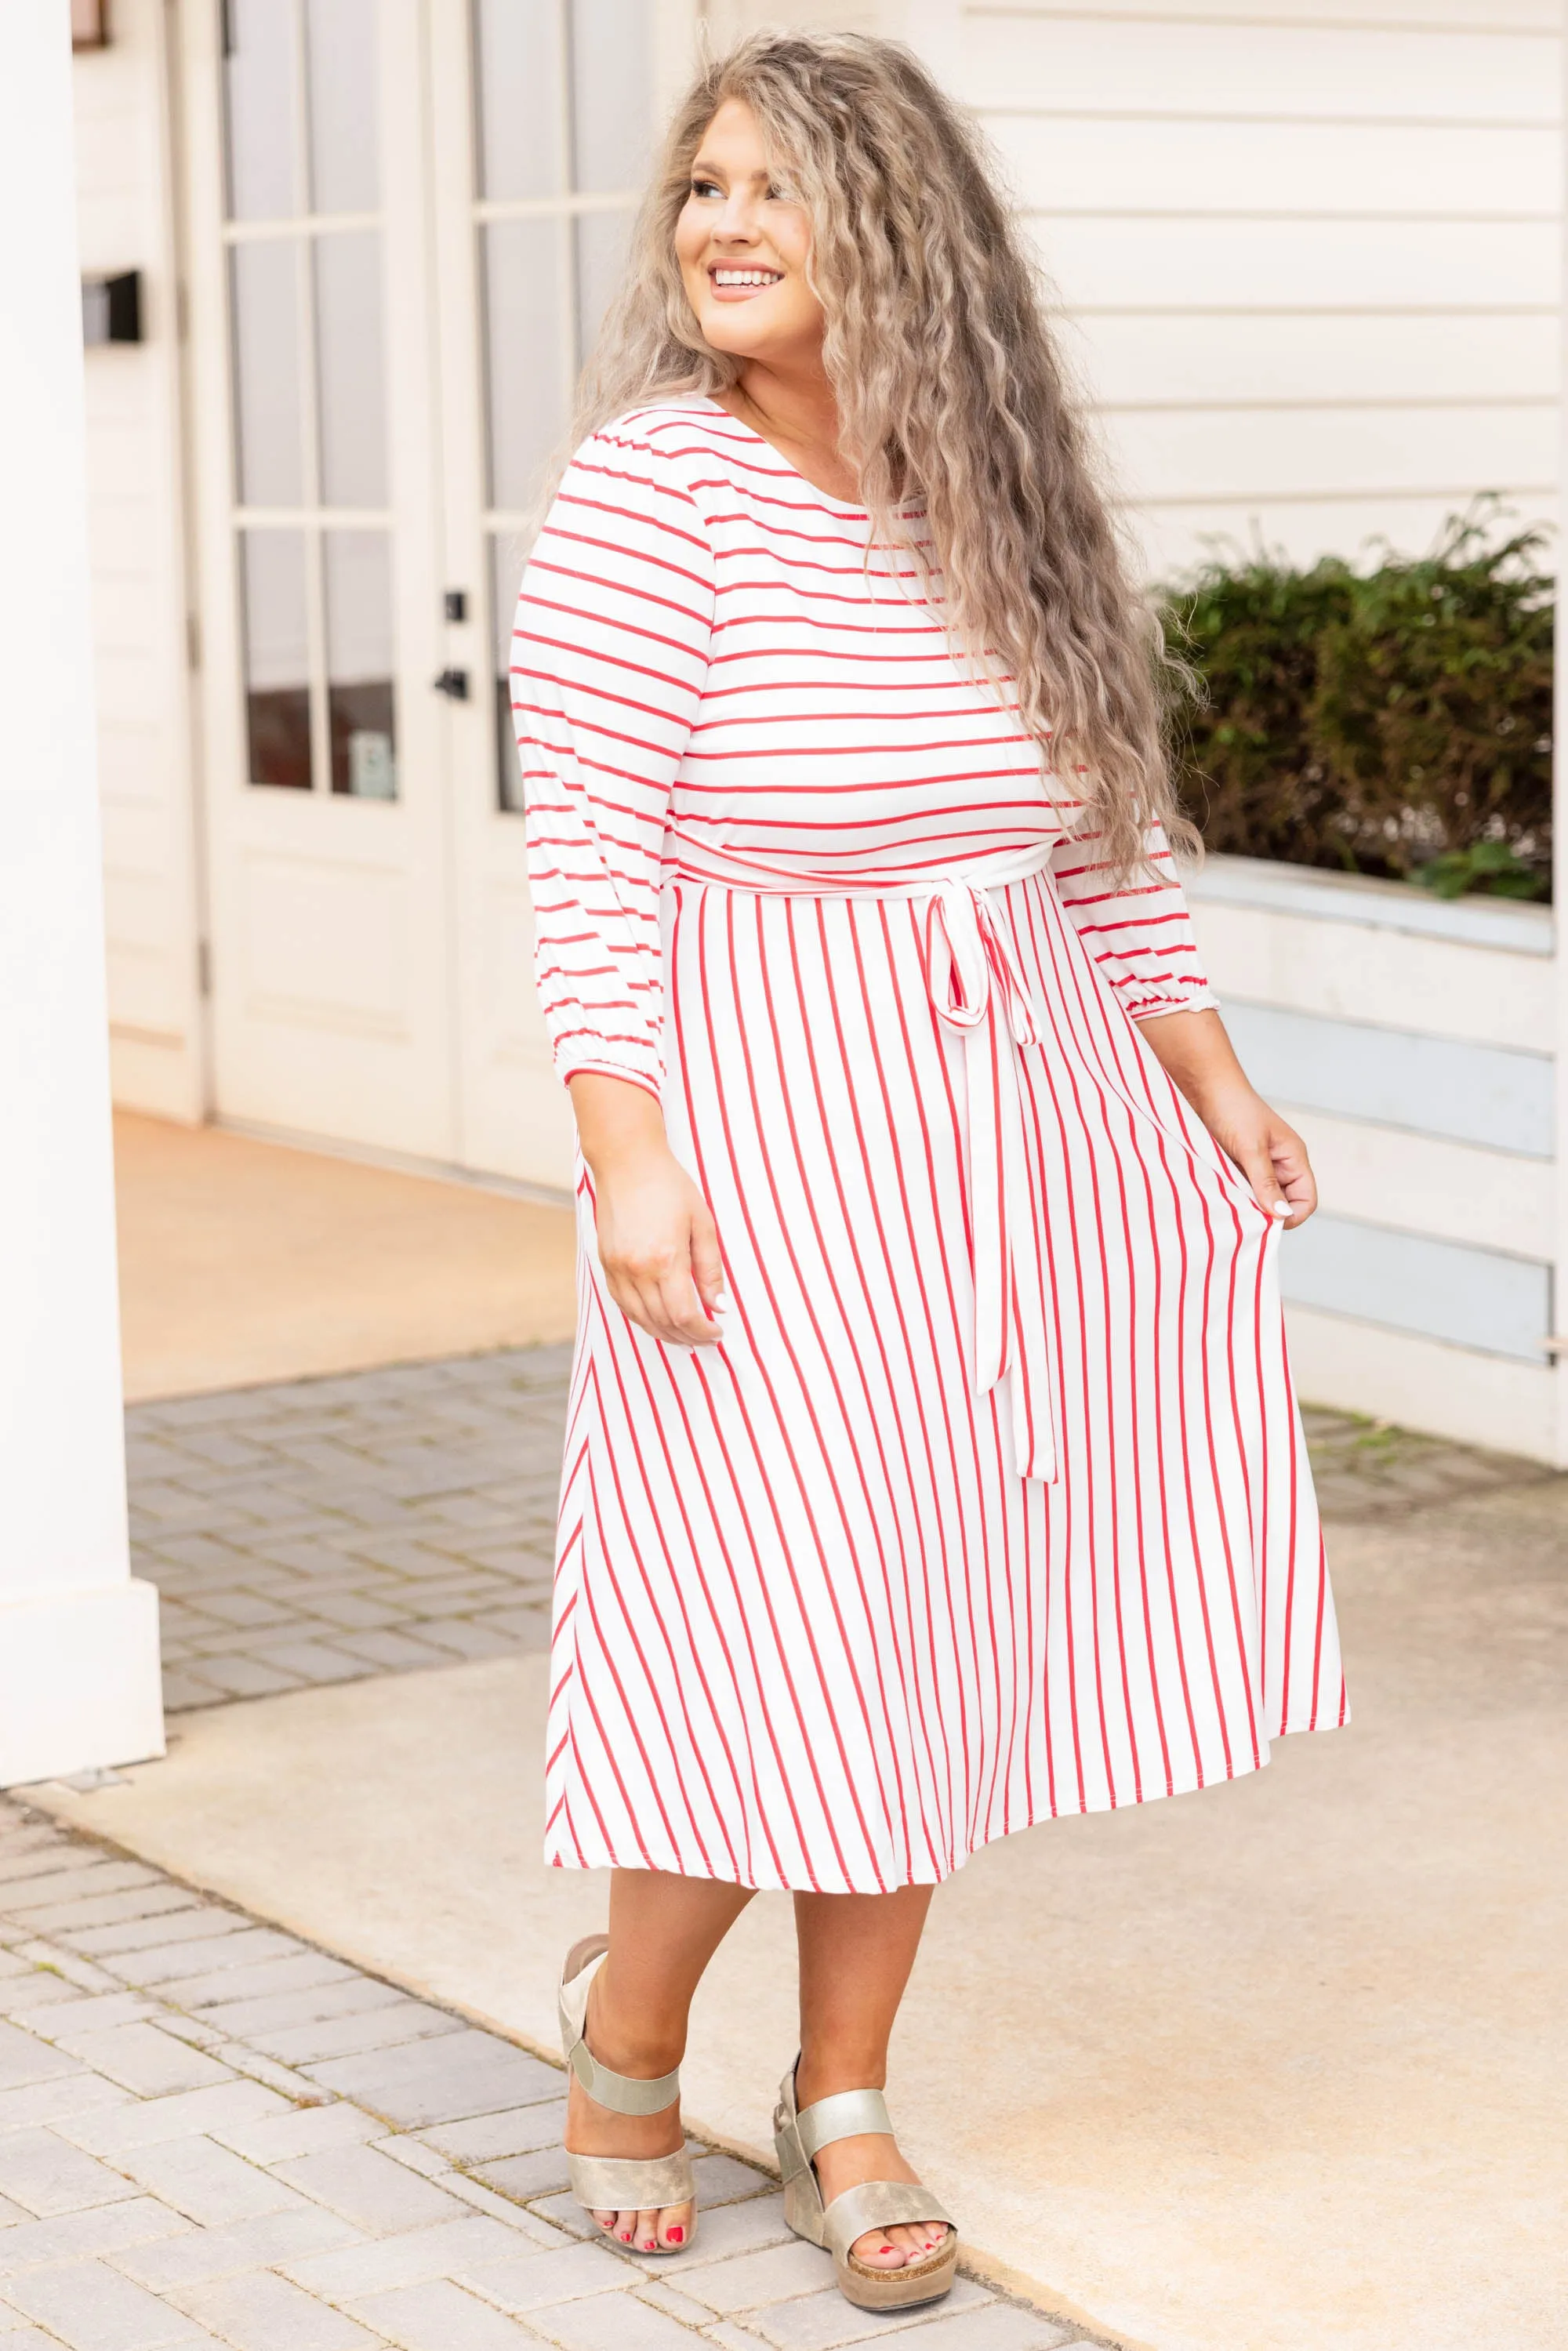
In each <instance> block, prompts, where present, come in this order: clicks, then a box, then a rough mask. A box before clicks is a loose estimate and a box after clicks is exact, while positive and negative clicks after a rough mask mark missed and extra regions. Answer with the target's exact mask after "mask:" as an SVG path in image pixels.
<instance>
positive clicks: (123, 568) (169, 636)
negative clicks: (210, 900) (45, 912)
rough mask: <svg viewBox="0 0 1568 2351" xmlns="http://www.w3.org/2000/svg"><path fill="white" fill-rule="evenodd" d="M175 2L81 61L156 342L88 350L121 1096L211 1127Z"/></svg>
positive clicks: (89, 209) (81, 151)
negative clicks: (198, 880) (187, 501)
mask: <svg viewBox="0 0 1568 2351" xmlns="http://www.w3.org/2000/svg"><path fill="white" fill-rule="evenodd" d="M113 31H114V37H113V41H112V43H111V45H110V47H108V48H106V49H99V50H89V51H87V52H84V53H83V54H82V55H81V56H79V57H78V58H77V59H76V61H75V67H74V80H75V91H76V134H77V186H78V235H79V239H80V246H81V258H82V267H83V269H84V270H89V271H95V270H103V271H118V270H122V269H140V270H141V273H142V308H143V322H142V332H143V336H144V338H145V340H143V341H142V342H141V343H140V344H128V345H104V346H99V348H97V349H94V350H89V352H88V354H87V438H88V489H89V534H90V549H91V560H92V619H93V660H94V672H95V686H96V692H97V698H98V729H99V789H100V794H101V798H102V803H103V830H104V884H105V898H106V904H107V918H108V954H109V1002H110V1037H111V1041H112V1051H113V1068H114V1085H115V1097H116V1100H117V1101H119V1102H123V1103H125V1104H128V1105H129V1106H131V1107H133V1108H136V1109H141V1110H147V1111H152V1112H155V1113H159V1114H160V1115H162V1116H164V1117H168V1118H178V1119H196V1118H199V1117H200V1116H201V1114H202V1108H203V1086H202V1071H201V1052H200V1041H199V1023H200V1000H199V996H198V992H197V977H196V944H195V943H196V920H195V911H194V878H193V872H194V868H193V853H192V841H193V811H192V783H191V745H190V731H189V730H190V716H189V708H188V703H187V690H186V667H185V602H184V589H183V557H182V528H183V517H182V507H181V492H180V463H179V439H178V415H179V399H178V393H179V345H178V335H177V319H176V311H175V301H176V297H175V273H174V266H173V238H172V227H171V213H170V183H169V161H168V158H169V141H168V130H167V116H166V105H165V99H166V82H165V73H164V66H163V59H162V6H161V5H160V0H118V5H116V8H115V11H114V26H113Z"/></svg>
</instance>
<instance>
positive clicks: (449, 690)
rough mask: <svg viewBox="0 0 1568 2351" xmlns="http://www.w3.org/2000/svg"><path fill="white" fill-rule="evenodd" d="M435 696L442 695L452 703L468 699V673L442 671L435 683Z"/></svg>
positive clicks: (450, 670)
mask: <svg viewBox="0 0 1568 2351" xmlns="http://www.w3.org/2000/svg"><path fill="white" fill-rule="evenodd" d="M435 691H436V692H437V694H444V695H447V696H448V697H449V699H450V700H451V701H453V702H466V701H467V699H468V673H467V671H466V670H465V669H444V670H443V671H442V673H441V675H440V676H439V677H438V678H437V679H436V681H435Z"/></svg>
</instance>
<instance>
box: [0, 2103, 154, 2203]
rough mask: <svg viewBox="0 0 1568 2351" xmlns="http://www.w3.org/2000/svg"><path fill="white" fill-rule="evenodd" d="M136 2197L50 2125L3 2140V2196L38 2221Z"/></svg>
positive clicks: (0, 2184)
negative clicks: (59, 2213) (58, 2214)
mask: <svg viewBox="0 0 1568 2351" xmlns="http://www.w3.org/2000/svg"><path fill="white" fill-rule="evenodd" d="M135 2193H136V2190H135V2189H134V2188H133V2187H132V2186H131V2182H130V2180H129V2179H124V2178H122V2176H121V2175H120V2173H119V2172H118V2171H113V2170H110V2167H109V2166H108V2165H107V2164H105V2163H99V2161H98V2160H97V2159H96V2158H94V2157H92V2156H90V2155H86V2154H84V2153H83V2152H82V2150H81V2148H80V2147H73V2146H72V2145H71V2143H70V2141H69V2140H68V2139H66V2138H62V2137H60V2135H59V2133H58V2132H57V2131H55V2130H51V2129H49V2128H48V2127H47V2126H39V2127H38V2128H37V2129H35V2130H17V2131H10V2132H8V2133H7V2134H6V2136H5V2137H4V2138H0V2194H4V2195H5V2196H8V2197H9V2198H10V2199H11V2200H12V2202H13V2203H16V2204H20V2205H22V2206H24V2207H25V2208H26V2210H27V2211H29V2212H31V2213H32V2214H33V2215H34V2216H35V2218H36V2219H38V2220H45V2219H47V2218H49V2217H50V2216H51V2215H52V2214H55V2213H57V2212H80V2211H85V2210H91V2208H92V2207H93V2206H94V2205H98V2204H116V2203H119V2202H120V2201H121V2200H122V2199H126V2198H129V2197H131V2196H134V2195H135Z"/></svg>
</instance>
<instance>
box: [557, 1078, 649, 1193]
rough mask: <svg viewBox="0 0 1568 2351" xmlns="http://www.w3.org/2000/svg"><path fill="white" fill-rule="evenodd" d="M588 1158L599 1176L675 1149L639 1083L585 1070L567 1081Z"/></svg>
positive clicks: (584, 1152) (591, 1166)
mask: <svg viewBox="0 0 1568 2351" xmlns="http://www.w3.org/2000/svg"><path fill="white" fill-rule="evenodd" d="M567 1092H569V1093H570V1096H571V1107H572V1111H573V1113H574V1115H575V1116H576V1119H577V1133H578V1139H579V1141H580V1143H581V1144H582V1155H583V1157H584V1159H586V1160H587V1162H588V1165H589V1166H590V1168H591V1171H592V1172H593V1174H594V1175H602V1174H603V1173H604V1171H605V1169H606V1168H607V1167H609V1166H611V1165H616V1164H623V1163H624V1162H626V1161H627V1160H629V1159H635V1158H636V1157H638V1156H639V1155H645V1154H648V1153H651V1152H660V1151H665V1150H667V1149H668V1148H669V1145H668V1143H667V1141H666V1139H665V1135H664V1112H663V1110H662V1109H661V1108H660V1106H659V1103H658V1102H657V1100H656V1098H655V1097H654V1096H653V1094H651V1093H650V1092H649V1091H648V1089H647V1087H646V1086H642V1085H639V1084H638V1083H637V1081H636V1080H635V1079H634V1078H612V1077H608V1076H606V1075H604V1074H603V1073H602V1072H601V1071H598V1070H580V1071H578V1072H577V1075H576V1076H575V1077H572V1078H569V1079H568V1080H567Z"/></svg>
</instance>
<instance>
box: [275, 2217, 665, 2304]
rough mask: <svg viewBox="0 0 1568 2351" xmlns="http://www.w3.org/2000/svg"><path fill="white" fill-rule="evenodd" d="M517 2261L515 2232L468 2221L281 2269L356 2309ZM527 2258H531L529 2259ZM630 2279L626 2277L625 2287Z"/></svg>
mask: <svg viewBox="0 0 1568 2351" xmlns="http://www.w3.org/2000/svg"><path fill="white" fill-rule="evenodd" d="M558 2242H559V2240H558ZM566 2250H567V2251H569V2252H572V2251H575V2250H577V2249H576V2248H575V2247H570V2246H569V2247H567V2248H566ZM518 2257H519V2255H518V2239H517V2232H516V2231H514V2230H511V2229H508V2228H507V2227H506V2226H505V2225H504V2224H503V2223H502V2222H500V2221H498V2220H484V2219H481V2218H478V2217H475V2216H465V2218H464V2219H462V2220H444V2221H442V2222H440V2223H438V2224H437V2225H436V2226H435V2227H434V2228H422V2229H410V2230H406V2231H404V2232H403V2233H402V2235H401V2236H390V2237H382V2238H381V2239H379V2240H378V2241H376V2242H374V2243H371V2244H359V2245H352V2246H348V2247H345V2248H344V2249H343V2250H342V2251H340V2252H322V2253H314V2254H311V2255H309V2256H308V2257H305V2258H301V2259H298V2260H287V2261H285V2262H282V2263H281V2264H280V2266H281V2267H282V2268H283V2269H284V2270H286V2271H287V2274H288V2275H289V2276H290V2277H291V2278H293V2279H294V2280H295V2281H296V2283H298V2284H299V2285H302V2286H305V2287H307V2288H308V2290H309V2291H310V2292H311V2293H312V2294H321V2295H324V2296H325V2297H326V2299H327V2300H328V2301H330V2302H350V2303H351V2302H357V2301H358V2300H360V2299H361V2297H362V2296H364V2295H366V2294H386V2293H390V2292H392V2289H393V2288H394V2287H402V2286H409V2285H423V2284H424V2283H426V2281H427V2280H429V2279H431V2278H444V2277H470V2276H471V2277H474V2278H479V2277H484V2276H488V2275H489V2273H491V2272H496V2273H500V2272H503V2271H505V2270H506V2269H507V2267H508V2266H509V2264H511V2263H512V2262H516V2261H517V2259H518ZM522 2258H524V2259H525V2260H526V2259H528V2258H529V2256H528V2254H526V2253H525V2254H524V2255H523V2256H522ZM625 2275H626V2273H625V2272H624V2271H622V2282H623V2283H624V2282H625Z"/></svg>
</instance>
